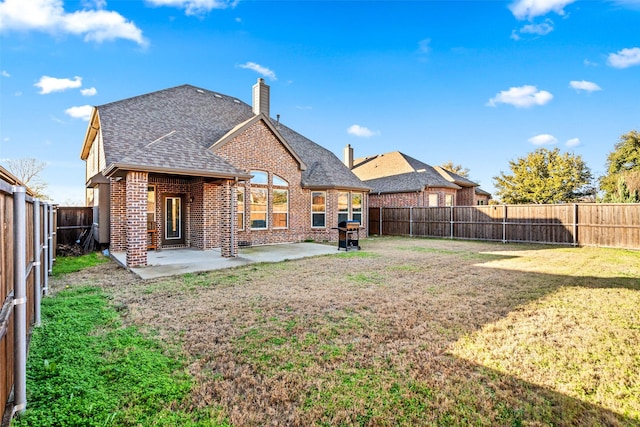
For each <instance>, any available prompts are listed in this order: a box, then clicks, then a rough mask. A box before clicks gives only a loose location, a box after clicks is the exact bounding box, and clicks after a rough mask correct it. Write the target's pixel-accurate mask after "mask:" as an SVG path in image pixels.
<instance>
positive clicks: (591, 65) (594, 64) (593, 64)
mask: <svg viewBox="0 0 640 427" xmlns="http://www.w3.org/2000/svg"><path fill="white" fill-rule="evenodd" d="M582 63H583V64H584V66H585V67H597V66H598V65H599V64H598V63H597V62H591V61H589V60H588V59H585V60H584V61H582Z"/></svg>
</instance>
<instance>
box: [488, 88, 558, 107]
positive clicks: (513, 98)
mask: <svg viewBox="0 0 640 427" xmlns="http://www.w3.org/2000/svg"><path fill="white" fill-rule="evenodd" d="M552 99H553V95H552V94H551V93H550V92H547V91H546V90H540V91H539V90H538V88H537V87H535V86H532V85H525V86H520V87H511V88H509V90H503V91H500V92H499V93H497V94H496V96H494V97H493V98H491V99H490V100H489V101H488V102H487V103H486V105H487V106H488V107H495V106H496V105H497V104H510V105H513V106H514V107H518V108H528V107H532V106H534V105H544V104H546V103H547V102H549V101H551V100H552Z"/></svg>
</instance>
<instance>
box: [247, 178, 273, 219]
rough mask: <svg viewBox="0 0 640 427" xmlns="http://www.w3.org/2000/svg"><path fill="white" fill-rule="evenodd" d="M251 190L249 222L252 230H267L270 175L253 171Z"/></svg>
mask: <svg viewBox="0 0 640 427" xmlns="http://www.w3.org/2000/svg"><path fill="white" fill-rule="evenodd" d="M251 175H253V177H252V178H251V190H250V193H249V197H250V199H249V209H250V214H249V220H250V222H251V229H252V230H266V229H267V227H268V226H269V224H268V222H267V216H268V207H269V189H268V188H267V184H268V183H269V175H267V173H266V172H263V171H251Z"/></svg>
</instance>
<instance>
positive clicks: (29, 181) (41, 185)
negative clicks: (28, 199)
mask: <svg viewBox="0 0 640 427" xmlns="http://www.w3.org/2000/svg"><path fill="white" fill-rule="evenodd" d="M6 162H7V169H9V171H10V172H11V173H12V174H14V175H15V176H16V178H18V179H19V180H20V181H22V182H23V183H24V185H26V186H27V187H29V189H31V191H33V192H34V194H35V196H36V197H37V198H38V199H42V200H49V196H47V195H46V194H45V191H46V190H47V183H46V182H44V181H43V180H42V178H41V177H40V173H41V172H42V171H43V170H44V168H46V167H47V163H46V162H42V161H40V160H37V159H34V158H24V159H8V160H7V161H6Z"/></svg>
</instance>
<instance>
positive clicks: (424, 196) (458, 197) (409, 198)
mask: <svg viewBox="0 0 640 427" xmlns="http://www.w3.org/2000/svg"><path fill="white" fill-rule="evenodd" d="M430 194H437V195H438V206H447V197H446V196H448V195H449V196H452V197H453V205H454V206H473V205H475V204H476V201H475V192H474V189H473V187H469V188H463V189H461V190H454V189H452V188H428V189H427V191H421V192H413V193H387V194H375V193H370V194H369V206H370V207H372V208H407V207H429V195H430Z"/></svg>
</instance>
